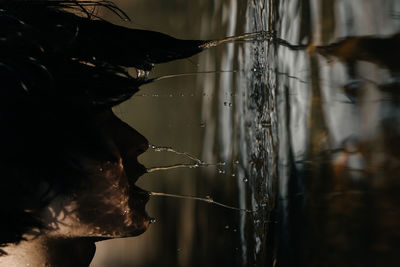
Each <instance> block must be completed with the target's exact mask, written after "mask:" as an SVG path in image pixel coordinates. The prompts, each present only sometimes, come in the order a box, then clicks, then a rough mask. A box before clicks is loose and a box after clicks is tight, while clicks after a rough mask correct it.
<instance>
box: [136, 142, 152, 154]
mask: <svg viewBox="0 0 400 267" xmlns="http://www.w3.org/2000/svg"><path fill="white" fill-rule="evenodd" d="M148 148H149V144H148V143H147V142H146V143H143V144H141V145H139V147H138V149H137V154H138V155H140V154H143V153H144V152H146V150H147V149H148Z"/></svg>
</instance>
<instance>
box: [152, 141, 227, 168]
mask: <svg viewBox="0 0 400 267" xmlns="http://www.w3.org/2000/svg"><path fill="white" fill-rule="evenodd" d="M149 148H151V149H152V150H154V151H155V152H172V153H174V154H176V155H183V156H185V157H186V158H188V159H190V160H193V161H194V163H182V164H174V165H169V166H161V167H151V168H148V169H147V172H148V173H150V172H155V171H164V170H172V169H177V168H189V169H194V168H200V167H209V166H225V162H218V163H207V162H204V161H202V160H201V159H199V158H196V157H195V156H193V155H191V154H189V153H187V152H180V151H177V150H175V149H173V148H172V147H158V146H155V145H149Z"/></svg>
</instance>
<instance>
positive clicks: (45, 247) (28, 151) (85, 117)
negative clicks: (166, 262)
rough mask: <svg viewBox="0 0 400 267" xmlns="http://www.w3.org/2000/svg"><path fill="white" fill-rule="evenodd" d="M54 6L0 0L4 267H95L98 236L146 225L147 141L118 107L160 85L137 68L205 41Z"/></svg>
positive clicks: (182, 54)
mask: <svg viewBox="0 0 400 267" xmlns="http://www.w3.org/2000/svg"><path fill="white" fill-rule="evenodd" d="M49 3H50V1H39V2H29V1H2V2H1V3H0V21H1V22H2V25H3V26H2V27H1V29H0V48H1V51H2V53H1V54H0V78H1V83H2V87H1V90H0V102H1V103H0V125H1V126H0V127H1V131H0V146H1V148H2V149H1V151H2V152H1V154H0V170H1V173H2V178H1V179H2V180H1V182H2V186H1V187H0V203H1V205H0V208H1V213H2V214H5V215H6V216H5V218H4V219H2V220H1V221H0V245H1V247H2V249H1V250H0V254H1V255H3V256H0V265H1V266H19V265H21V266H26V265H27V264H29V265H30V266H36V265H37V266H43V265H45V266H87V265H88V264H89V263H90V260H91V258H92V257H93V253H94V242H95V241H98V240H103V239H108V238H117V237H131V236H137V235H139V234H141V233H143V232H144V231H146V229H147V228H148V227H149V224H150V221H151V219H150V218H149V216H148V215H147V213H146V211H145V205H146V203H147V201H148V199H149V194H148V193H147V192H146V191H144V190H142V189H140V188H138V187H137V186H135V182H136V181H137V180H138V179H139V177H140V176H141V175H143V174H144V173H145V172H146V168H145V167H144V166H142V165H141V164H140V163H139V162H138V159H137V158H138V156H139V155H140V154H141V153H143V152H145V151H146V149H147V147H148V142H147V140H146V138H145V137H144V136H142V135H141V134H140V133H138V132H137V131H136V130H134V129H133V128H131V127H130V126H128V125H127V124H126V123H124V122H122V121H121V120H120V119H118V118H117V117H116V116H115V115H114V114H113V112H112V107H113V106H115V105H117V104H119V103H122V102H124V101H125V100H127V99H129V98H130V97H131V96H132V95H133V94H134V93H136V92H137V91H138V90H139V87H140V86H141V85H143V84H146V83H149V82H151V81H152V80H149V79H147V77H146V76H143V75H139V73H147V72H148V71H150V70H151V69H152V68H153V67H154V65H155V64H158V63H163V62H168V61H171V60H175V59H180V58H186V57H189V56H191V55H193V54H196V53H198V52H200V51H201V50H202V49H203V48H204V46H203V45H204V44H205V41H198V40H178V39H175V38H172V37H170V36H167V35H165V34H161V33H158V32H152V31H143V30H135V29H128V28H124V27H121V26H116V25H113V24H110V23H108V22H106V21H104V20H100V19H98V18H93V17H90V12H82V6H81V5H79V4H77V2H75V1H71V2H70V3H69V4H70V5H69V9H68V10H65V9H63V7H65V6H62V5H61V4H60V3H61V2H51V3H52V4H49ZM87 4H88V3H87ZM58 5H60V6H58ZM97 5H98V6H101V7H106V8H110V10H111V11H113V12H114V13H116V14H117V15H119V16H125V14H124V13H123V12H122V11H121V10H119V9H118V8H117V7H115V6H114V5H113V4H109V5H106V6H104V5H102V4H101V3H100V2H99V3H97V2H94V3H93V6H94V7H96V6H97ZM79 12H80V13H82V14H80V15H78V14H77V13H79ZM127 67H133V68H136V69H137V73H138V76H137V77H133V76H132V75H130V74H129V72H128V71H127ZM22 255H24V256H23V257H22ZM61 262H62V264H61Z"/></svg>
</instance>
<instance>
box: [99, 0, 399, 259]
mask: <svg viewBox="0 0 400 267" xmlns="http://www.w3.org/2000/svg"><path fill="white" fill-rule="evenodd" d="M119 4H120V6H121V7H122V8H124V9H125V10H127V11H128V12H131V13H132V17H133V18H134V22H133V26H134V27H137V26H138V25H139V26H140V25H146V27H148V28H151V29H154V30H158V31H163V32H166V33H169V34H172V35H174V36H177V37H181V38H188V39H195V38H202V39H217V38H221V37H222V36H232V35H235V34H242V33H251V32H257V31H266V32H270V33H274V34H275V35H274V36H275V37H271V38H269V39H268V40H265V41H256V42H251V43H243V44H227V45H225V46H223V47H217V48H213V49H211V50H209V51H206V52H204V53H203V54H201V55H200V56H197V57H194V58H192V59H191V60H190V61H181V62H179V63H177V64H172V65H167V66H161V67H160V68H159V69H156V70H155V73H154V76H158V75H165V74H170V73H184V72H203V71H214V70H219V71H228V72H223V73H214V74H199V75H198V76H197V77H196V78H191V77H180V78H176V80H175V82H174V81H172V79H168V80H167V79H166V80H163V81H159V84H157V85H155V86H157V87H153V86H148V87H146V88H144V89H142V93H140V92H139V93H138V96H137V97H136V98H134V99H132V100H131V101H129V102H127V103H125V104H123V105H121V106H119V107H117V108H116V109H115V111H116V112H117V113H118V114H119V116H120V117H121V118H123V119H124V120H125V121H127V122H129V123H131V124H132V125H135V127H137V128H138V129H139V130H140V131H141V132H143V133H144V134H145V135H146V136H147V137H148V139H149V140H150V141H151V142H153V143H157V144H162V145H164V146H172V147H174V148H176V149H177V150H179V151H187V152H190V154H191V155H196V156H195V158H199V159H201V161H202V162H226V165H225V166H219V167H217V168H215V167H212V166H210V167H208V168H200V169H197V168H192V169H179V170H171V171H166V172H162V173H161V172H154V173H150V174H146V177H145V180H143V181H142V183H143V184H144V186H145V188H147V189H149V190H154V191H157V192H167V193H178V194H183V195H197V196H205V195H210V197H211V198H212V199H215V200H218V201H221V202H224V203H228V204H231V205H232V206H238V207H239V208H241V209H250V210H255V211H256V212H254V213H253V214H251V215H249V214H246V213H241V212H233V211H230V210H225V209H222V208H219V207H213V206H210V205H206V204H204V203H195V202H193V201H190V200H185V201H180V202H177V201H174V200H169V199H164V200H162V201H159V200H157V199H153V200H152V201H151V202H152V203H150V204H151V214H152V215H153V216H156V217H157V223H156V224H155V225H154V227H152V228H151V230H150V231H148V233H146V234H145V235H144V236H142V237H139V238H137V239H127V240H114V241H108V242H105V243H99V244H98V254H97V256H96V258H95V261H94V262H93V263H92V266H110V265H112V266H153V265H155V266H168V265H169V266H206V265H211V266H217V265H218V266H228V265H232V266H241V265H243V266H254V265H255V266H337V265H341V266H382V265H386V266H396V265H395V264H396V254H397V253H398V252H399V251H398V247H399V241H400V231H399V229H400V228H399V219H400V218H399V211H398V208H397V207H398V205H399V204H400V203H399V201H400V199H399V197H398V190H399V182H398V181H397V172H398V170H399V168H400V165H399V156H400V155H399V153H398V150H397V147H398V145H399V144H398V143H399V141H398V140H399V135H400V130H399V125H400V124H399V122H400V121H399V120H400V113H399V108H398V104H399V93H398V91H399V76H398V75H399V63H398V62H399V52H398V51H397V50H398V47H399V34H398V32H399V31H400V20H399V14H400V4H399V1H396V0H386V1H380V0H368V1H361V0H358V1H345V0H329V1H322V0H321V1H319V0H294V1H293V0H292V1H288V0H280V1H272V0H268V1H267V0H266V1H247V2H246V1H236V0H230V1H201V2H200V1H199V3H195V2H193V1H191V2H190V3H186V2H182V1H168V3H167V2H165V3H164V2H160V1H155V0H154V1H143V2H142V1H135V3H131V2H129V3H128V2H124V1H120V2H119ZM139 10H141V11H143V12H139ZM131 13H129V14H131ZM144 14H156V15H154V16H153V17H152V20H151V21H149V20H148V18H146V17H144V16H145V15H144ZM188 14H189V15H188ZM190 14H196V16H190ZM197 14H201V16H197ZM156 18H159V20H157V19H156ZM135 23H136V24H135ZM232 70H234V71H235V72H232ZM139 110H143V111H142V113H141V114H140V115H139ZM143 112H146V113H145V114H146V116H143ZM165 154H169V155H165ZM180 156H181V157H180ZM150 157H151V158H150ZM182 160H185V157H184V155H183V158H182V155H174V156H171V155H170V153H150V152H149V153H148V154H147V155H145V156H144V157H143V161H145V162H146V166H155V165H156V166H158V165H165V164H168V163H170V164H174V163H176V162H181V161H182ZM189 160H190V159H189Z"/></svg>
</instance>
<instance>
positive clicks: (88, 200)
mask: <svg viewBox="0 0 400 267" xmlns="http://www.w3.org/2000/svg"><path fill="white" fill-rule="evenodd" d="M88 181H89V183H88V184H87V185H86V186H85V190H83V191H82V192H79V194H78V196H77V203H78V209H77V213H78V216H79V220H80V222H81V224H82V225H85V226H87V227H89V228H90V229H91V230H90V231H89V232H90V233H92V234H93V235H97V236H106V237H125V236H133V235H138V234H140V233H142V232H144V231H145V230H146V229H147V227H148V225H149V217H148V216H147V214H146V212H145V204H146V201H141V200H140V199H136V200H135V199H134V198H132V197H131V196H130V187H129V183H128V181H127V178H126V174H125V172H124V169H123V166H122V164H121V162H119V163H114V164H112V163H108V164H103V165H102V166H101V167H100V168H99V170H98V173H97V174H92V175H90V177H88Z"/></svg>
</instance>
